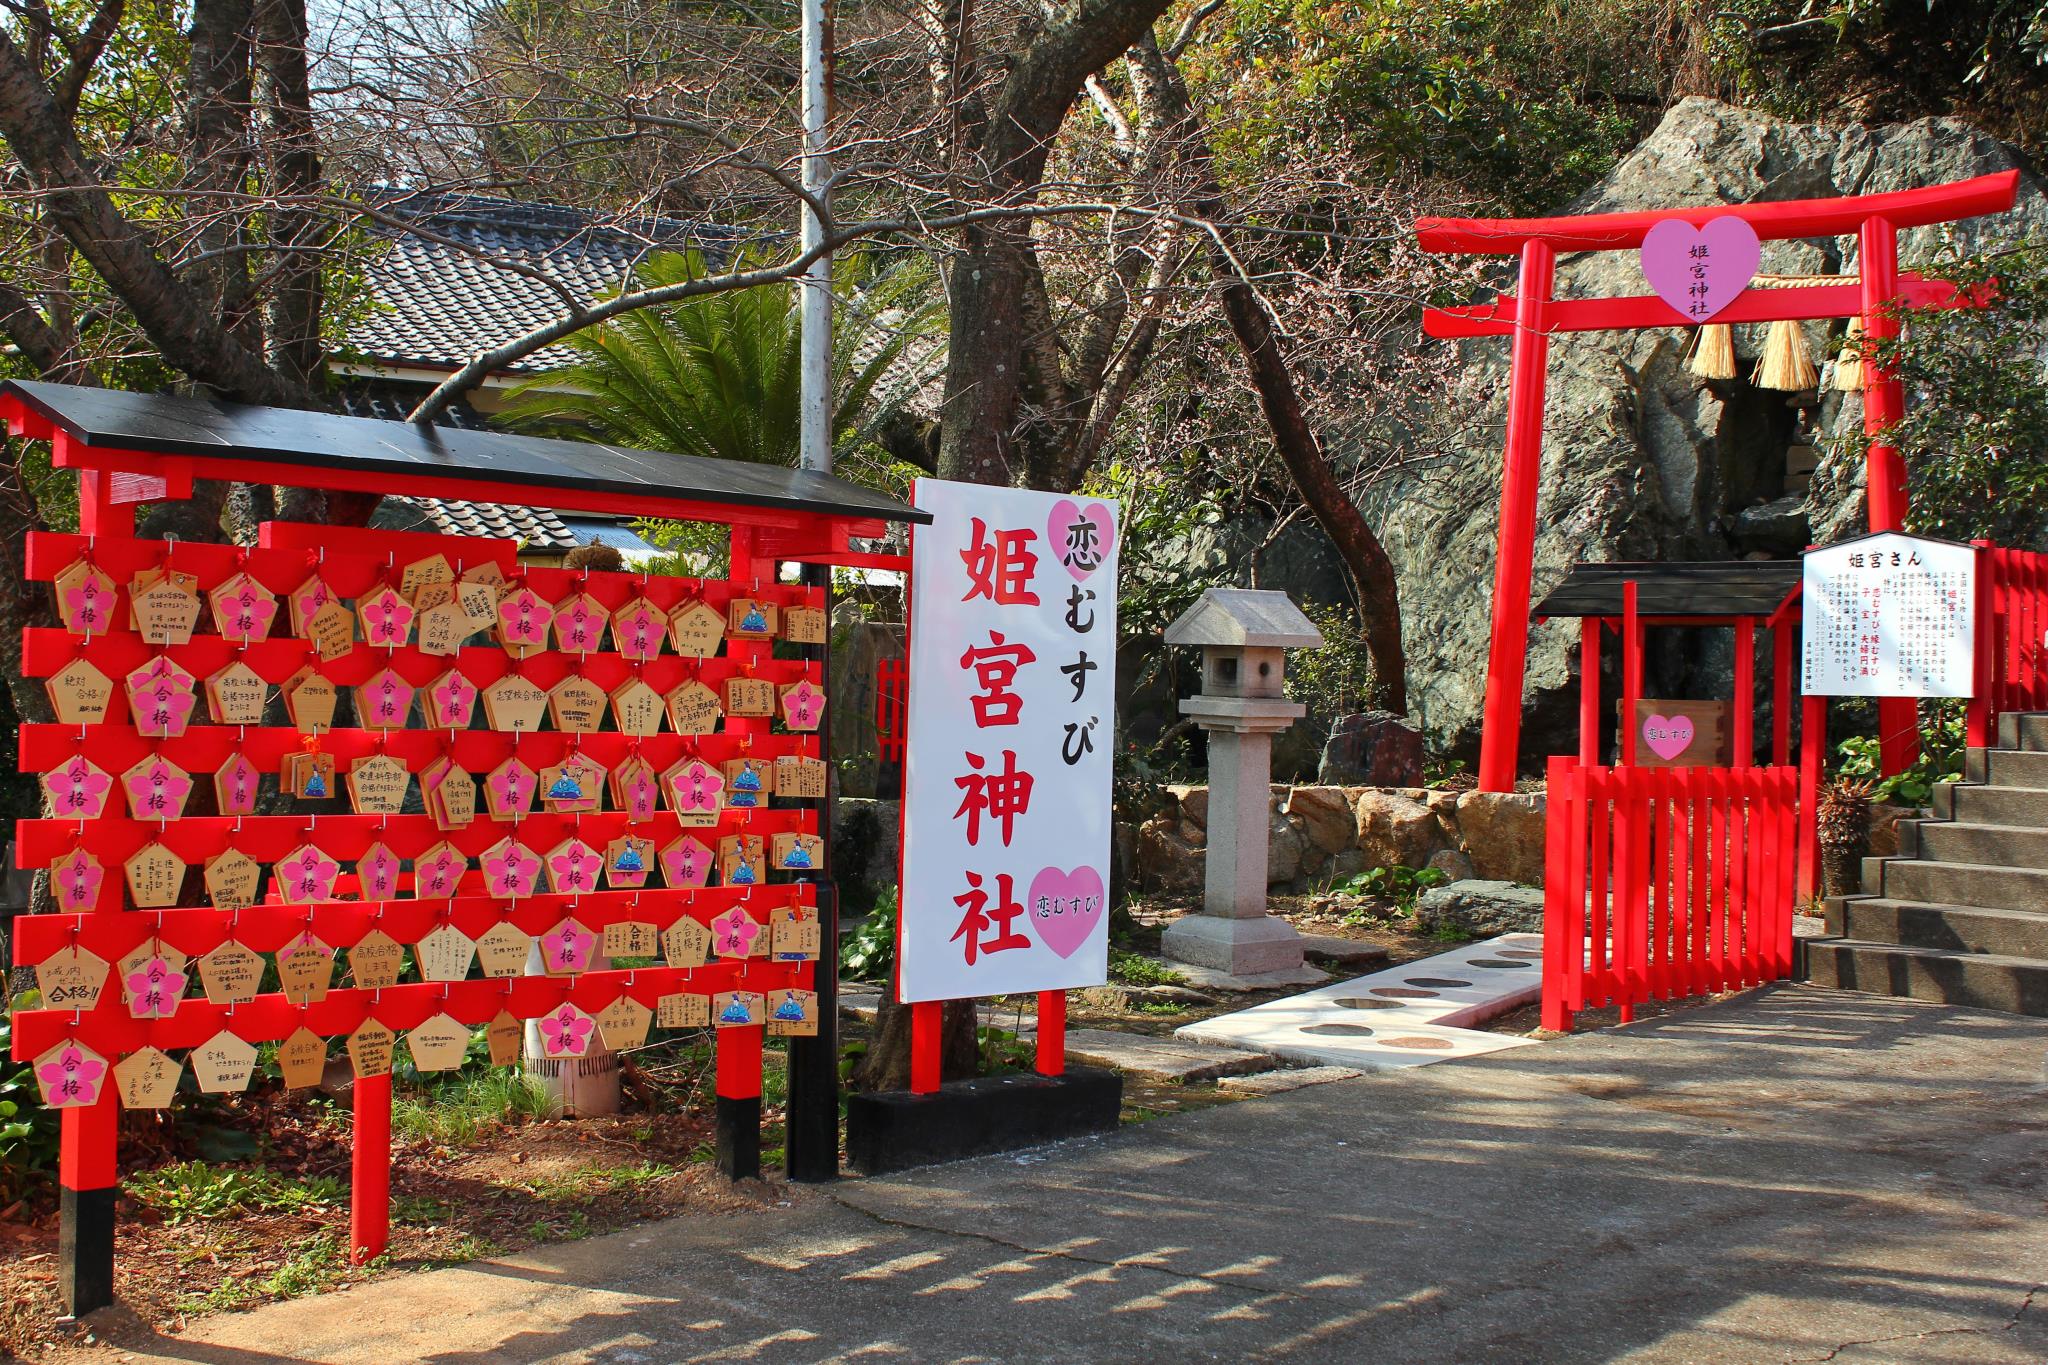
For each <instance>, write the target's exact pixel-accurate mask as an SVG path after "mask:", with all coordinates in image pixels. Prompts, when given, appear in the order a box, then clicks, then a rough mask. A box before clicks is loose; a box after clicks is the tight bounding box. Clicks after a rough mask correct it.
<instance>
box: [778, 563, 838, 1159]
mask: <svg viewBox="0 0 2048 1365" xmlns="http://www.w3.org/2000/svg"><path fill="white" fill-rule="evenodd" d="M804 581H805V582H807V583H812V584H818V583H822V584H823V585H824V588H825V643H824V644H822V645H812V646H809V647H807V648H806V649H805V650H804V653H805V655H806V656H807V657H811V658H815V659H817V660H818V661H819V671H820V672H821V673H822V674H823V675H824V678H825V683H826V686H827V688H828V689H829V687H830V685H831V681H832V570H831V569H830V568H829V567H827V566H826V565H823V564H811V565H806V566H805V568H804ZM831 701H832V699H831V697H830V696H829V695H828V696H827V697H826V705H825V716H824V719H823V720H822V721H820V722H819V725H818V752H819V753H820V754H822V755H823V756H824V759H825V800H824V803H823V806H822V808H821V809H820V810H819V812H818V833H819V836H820V841H821V842H822V843H823V845H824V853H823V856H822V857H821V858H820V859H819V865H818V869H817V871H816V872H815V873H814V874H813V875H812V876H811V877H810V878H809V880H810V881H811V883H812V884H813V885H814V886H815V887H816V888H817V896H818V969H817V973H816V977H815V981H814V985H815V987H816V989H817V992H818V1032H817V1035H816V1036H815V1037H810V1038H791V1039H790V1040H789V1104H788V1110H787V1115H786V1118H785V1128H786V1131H785V1134H784V1137H783V1167H784V1170H785V1171H786V1172H787V1174H788V1176H789V1178H790V1179H791V1180H805V1181H819V1180H836V1179H837V1178H838V1176H839V888H838V885H837V884H836V883H835V882H834V881H833V880H832V813H833V806H834V804H835V800H834V797H835V793H836V789H837V786H838V783H837V782H835V781H834V780H833V767H832V705H831Z"/></svg>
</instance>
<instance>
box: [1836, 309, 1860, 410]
mask: <svg viewBox="0 0 2048 1365" xmlns="http://www.w3.org/2000/svg"><path fill="white" fill-rule="evenodd" d="M1863 381H1864V374H1863V318H1862V317H1861V316H1860V315H1858V316H1855V317H1851V318H1850V319H1849V331H1848V334H1847V335H1846V336H1844V337H1843V338H1842V349H1841V351H1840V352H1838V353H1837V354H1836V356H1835V387H1836V388H1837V389H1840V390H1841V391H1842V392H1844V393H1857V392H1860V391H1861V390H1862V388H1863Z"/></svg>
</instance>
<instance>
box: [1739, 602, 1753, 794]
mask: <svg viewBox="0 0 2048 1365" xmlns="http://www.w3.org/2000/svg"><path fill="white" fill-rule="evenodd" d="M1734 711H1735V755H1734V758H1735V766H1736V767H1738V768H1748V767H1751V766H1753V765H1754V764H1755V763H1756V621H1755V619H1754V618H1752V617H1748V616H1744V617H1742V618H1740V619H1739V620H1737V621H1736V622H1735V707H1734Z"/></svg>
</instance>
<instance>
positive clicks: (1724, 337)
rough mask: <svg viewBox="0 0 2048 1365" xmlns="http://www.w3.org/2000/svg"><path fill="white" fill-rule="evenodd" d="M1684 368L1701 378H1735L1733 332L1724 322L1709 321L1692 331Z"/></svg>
mask: <svg viewBox="0 0 2048 1365" xmlns="http://www.w3.org/2000/svg"><path fill="white" fill-rule="evenodd" d="M1686 368H1687V369H1688V370H1691V371H1692V372H1693V373H1694V374H1696V375H1698V376H1699V377H1700V378H1702V379H1733V378H1735V333H1734V331H1733V329H1731V328H1730V327H1729V326H1728V324H1727V323H1725V322H1709V323H1707V324H1705V325H1704V326H1701V327H1699V328H1698V329H1696V330H1695V331H1694V333H1693V339H1692V358H1691V359H1690V360H1689V361H1688V362H1687V364H1686Z"/></svg>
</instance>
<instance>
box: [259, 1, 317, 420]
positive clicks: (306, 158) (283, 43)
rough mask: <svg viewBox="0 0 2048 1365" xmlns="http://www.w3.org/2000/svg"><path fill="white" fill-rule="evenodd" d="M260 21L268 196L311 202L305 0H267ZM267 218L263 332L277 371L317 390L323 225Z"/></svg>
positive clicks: (310, 219) (296, 212) (312, 141)
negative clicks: (270, 280) (269, 260)
mask: <svg viewBox="0 0 2048 1365" xmlns="http://www.w3.org/2000/svg"><path fill="white" fill-rule="evenodd" d="M257 24H258V32H259V37H260V40H261V42H260V46H259V47H258V48H257V50H256V61H257V66H258V68H259V69H260V70H261V71H262V73H263V85H264V97H265V98H264V122H265V125H266V132H267V136H266V138H265V139H264V141H265V143H266V146H267V150H268V156H269V159H270V165H269V173H268V179H269V182H270V191H271V193H272V194H274V195H277V196H279V197H280V198H285V199H290V198H305V197H310V196H312V195H316V194H318V193H319V192H320V175H321V171H320V145H319V141H318V138H317V135H316V133H315V130H314V127H313V93H312V82H311V79H310V78H309V76H308V74H307V71H306V4H305V0H263V6H262V9H261V11H260V13H259V14H258V16H257ZM269 217H270V243H271V246H272V248H273V249H274V250H275V252H276V253H277V261H276V264H275V265H274V266H273V267H272V269H273V271H274V273H275V276H276V282H275V283H274V284H273V285H272V286H271V291H270V299H269V303H268V305H267V317H266V325H265V328H264V331H265V333H266V334H267V340H268V344H269V349H268V357H269V360H270V363H271V366H272V367H273V368H275V369H277V370H279V371H281V372H282V373H284V374H286V375H288V376H290V377H291V378H292V379H294V380H297V381H298V382H299V383H301V384H305V385H308V386H312V385H313V383H314V381H315V379H316V378H317V377H318V375H319V374H320V371H321V367H322V366H323V365H324V364H325V362H326V358H327V357H326V352H327V348H326V346H325V344H324V342H323V341H322V338H321V336H320V312H321V307H322V304H323V297H322V285H321V276H320V254H319V252H318V251H316V250H314V248H315V247H317V246H318V245H319V239H320V221H319V219H318V218H317V217H316V216H315V215H314V213H313V211H312V210H311V209H308V208H298V207H292V206H290V205H289V204H280V205H279V206H278V207H277V208H275V209H273V210H271V212H270V215H269Z"/></svg>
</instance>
